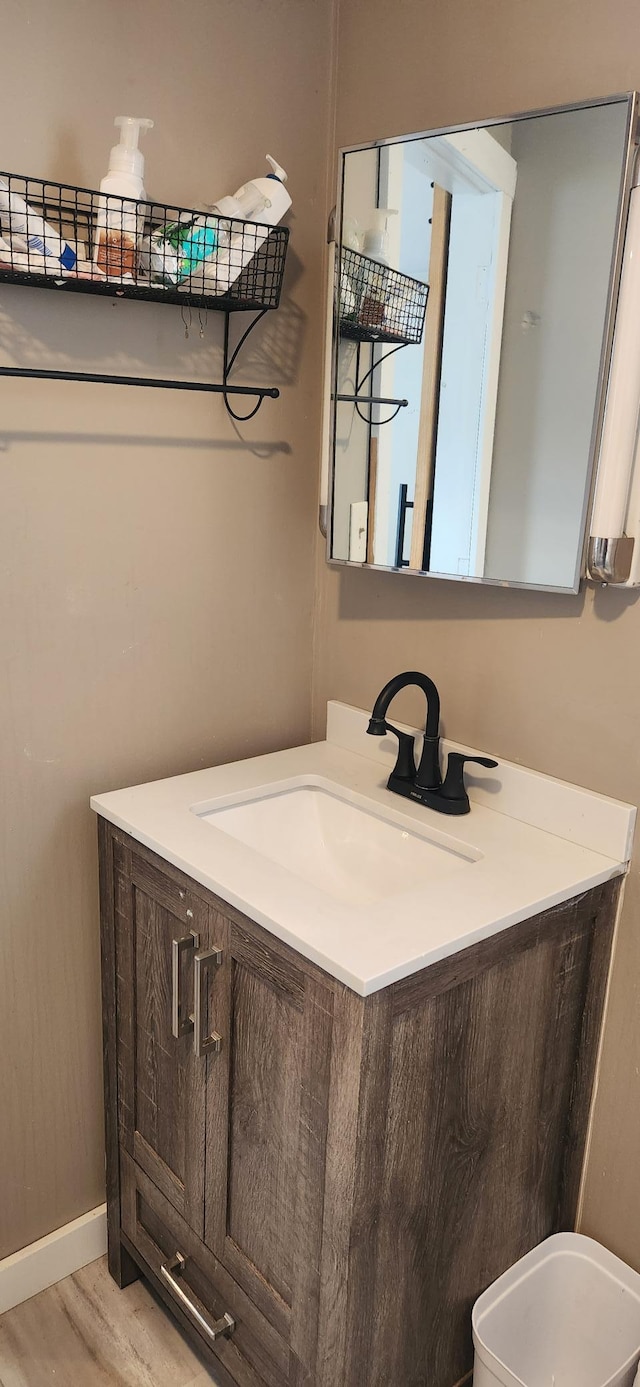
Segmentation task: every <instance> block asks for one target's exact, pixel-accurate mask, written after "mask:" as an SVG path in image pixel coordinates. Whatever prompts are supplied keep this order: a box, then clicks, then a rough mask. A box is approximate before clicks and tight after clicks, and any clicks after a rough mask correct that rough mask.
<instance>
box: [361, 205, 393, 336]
mask: <svg viewBox="0 0 640 1387" xmlns="http://www.w3.org/2000/svg"><path fill="white" fill-rule="evenodd" d="M397 215H398V213H397V210H396V208H394V207H376V208H374V210H373V212H372V214H371V221H370V223H369V225H368V227H367V229H366V231H365V233H364V239H363V246H362V253H363V255H365V256H366V257H367V259H368V260H372V261H375V262H376V263H375V264H372V265H368V266H367V267H366V271H365V275H364V287H363V295H362V301H361V304H360V324H361V326H362V327H365V328H372V329H375V328H378V327H382V323H383V320H384V311H385V304H386V300H387V287H388V281H389V276H388V274H387V273H386V269H385V268H383V267H386V266H387V265H388V264H389V217H397ZM378 265H379V266H380V267H381V268H380V269H378V268H377V267H378Z"/></svg>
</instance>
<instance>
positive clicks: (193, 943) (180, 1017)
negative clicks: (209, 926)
mask: <svg viewBox="0 0 640 1387" xmlns="http://www.w3.org/2000/svg"><path fill="white" fill-rule="evenodd" d="M199 943H200V936H199V935H198V934H196V932H195V930H191V933H190V934H184V935H183V936H182V938H181V939H172V940H171V1033H172V1035H174V1036H175V1038H176V1040H179V1039H180V1036H181V1035H186V1034H187V1032H188V1031H192V1030H193V1016H192V1015H191V1013H190V1012H188V1011H187V1010H186V1009H185V1007H184V1005H183V1002H182V955H183V954H184V953H186V951H187V949H197V947H198V945H199Z"/></svg>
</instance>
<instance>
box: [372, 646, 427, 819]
mask: <svg viewBox="0 0 640 1387" xmlns="http://www.w3.org/2000/svg"><path fill="white" fill-rule="evenodd" d="M412 684H415V685H416V686H417V688H419V689H422V692H423V693H424V695H425V698H426V700H427V717H426V723H425V730H424V745H423V748H422V756H421V757H420V765H419V767H418V770H417V772H415V773H414V775H413V776H412V777H411V783H412V784H414V785H416V786H418V788H420V789H435V788H436V786H438V785H440V784H441V783H442V777H441V775H440V755H439V743H440V737H439V728H440V695H439V693H438V690H437V688H436V686H435V684H434V682H433V679H430V678H429V675H428V674H421V673H420V671H419V670H415V669H413V670H407V671H406V672H405V673H404V674H396V675H394V677H393V679H390V680H389V682H388V684H385V686H384V688H383V689H381V690H380V693H379V694H378V697H377V699H376V701H375V703H374V705H373V709H372V712H371V718H370V720H369V726H368V728H367V732H368V733H369V735H370V736H372V737H383V736H384V734H385V733H386V732H394V733H395V735H396V736H397V737H398V738H399V741H400V751H401V752H402V751H403V749H404V752H405V756H404V766H403V770H404V773H399V771H398V766H396V770H395V771H394V772H393V773H392V774H391V776H390V777H389V789H394V788H396V787H395V786H394V785H392V784H391V782H392V781H393V780H394V779H397V780H400V781H402V783H403V787H406V784H407V780H408V777H407V774H406V765H407V761H406V748H403V740H406V736H407V734H406V733H400V732H399V731H398V730H397V729H396V728H395V727H393V726H392V725H391V723H388V722H387V721H386V716H387V710H388V708H389V705H390V703H391V701H392V699H394V698H395V696H396V694H397V693H400V690H401V689H406V688H408V687H409V686H410V685H412ZM398 759H399V760H400V756H399V758H398ZM400 793H404V794H406V793H407V790H406V788H403V789H402V790H401V791H400Z"/></svg>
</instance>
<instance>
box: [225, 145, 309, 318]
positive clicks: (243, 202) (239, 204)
mask: <svg viewBox="0 0 640 1387" xmlns="http://www.w3.org/2000/svg"><path fill="white" fill-rule="evenodd" d="M267 163H268V164H270V165H271V173H269V174H267V175H266V176H265V177H264V178H253V179H252V180H251V181H250V182H249V183H243V185H242V187H241V188H238V190H237V192H236V193H234V194H233V197H222V198H220V200H219V202H216V203H214V205H213V207H211V208H210V209H208V210H210V211H211V212H212V213H215V215H216V216H218V217H221V218H226V217H235V218H241V219H242V220H243V221H248V222H258V223H260V226H261V227H262V226H265V227H266V226H275V225H276V223H277V222H279V221H281V220H282V218H283V217H284V215H285V213H286V212H288V210H289V208H290V206H291V197H290V195H289V193H288V192H287V189H286V188H285V186H284V185H285V183H286V181H287V175H286V173H285V170H284V169H283V168H281V166H280V164H278V163H276V160H275V159H272V157H271V155H270V154H267ZM220 230H221V233H222V234H221V237H220V241H219V244H220V245H221V247H222V243H223V240H224V235H225V232H226V228H225V227H224V224H223V225H222V226H221V228H220ZM229 233H230V234H229ZM229 233H227V234H228V242H227V245H226V246H225V247H224V248H221V249H220V250H219V252H218V254H217V255H214V256H212V257H211V259H210V260H208V261H207V264H206V270H205V276H206V278H207V279H208V280H213V279H215V286H214V285H213V284H212V285H211V288H212V291H213V293H217V294H224V293H225V292H226V290H227V289H229V288H230V287H231V285H232V284H233V283H234V281H235V280H236V279H238V278H239V276H240V275H241V274H242V271H243V270H244V268H245V266H246V265H248V264H249V261H250V260H252V259H253V257H254V255H255V253H256V251H257V250H258V249H259V248H260V246H261V245H262V244H263V243H264V241H266V239H267V236H268V235H269V232H268V231H266V230H265V231H262V230H259V231H258V230H256V231H252V230H250V229H249V228H246V229H245V230H237V229H236V228H234V227H231V228H229Z"/></svg>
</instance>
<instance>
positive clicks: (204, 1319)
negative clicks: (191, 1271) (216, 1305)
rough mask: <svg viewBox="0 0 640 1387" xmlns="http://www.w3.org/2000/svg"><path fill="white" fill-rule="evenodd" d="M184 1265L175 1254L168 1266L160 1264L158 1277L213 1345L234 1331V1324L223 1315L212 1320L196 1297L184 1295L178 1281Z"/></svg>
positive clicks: (182, 1258)
mask: <svg viewBox="0 0 640 1387" xmlns="http://www.w3.org/2000/svg"><path fill="white" fill-rule="evenodd" d="M186 1265H187V1263H186V1259H185V1258H184V1257H183V1256H182V1253H181V1252H176V1255H175V1257H173V1258H172V1260H171V1261H170V1262H169V1265H168V1266H166V1265H165V1263H164V1262H161V1263H160V1275H161V1277H162V1279H163V1281H166V1283H167V1286H168V1287H169V1289H170V1290H171V1291H172V1292H173V1294H174V1296H175V1298H176V1300H177V1301H178V1303H179V1304H180V1305H181V1306H182V1308H183V1310H186V1312H187V1314H188V1315H189V1316H190V1317H191V1319H192V1320H193V1321H194V1323H195V1324H196V1325H197V1326H198V1329H201V1330H202V1332H203V1334H206V1336H207V1338H208V1339H210V1340H211V1342H212V1343H214V1344H215V1341H216V1339H220V1338H222V1336H223V1334H230V1333H231V1331H232V1329H235V1327H236V1322H235V1320H234V1319H233V1318H232V1317H231V1315H223V1316H222V1318H221V1319H219V1320H213V1319H212V1318H211V1315H210V1314H209V1313H208V1311H207V1310H206V1309H205V1307H204V1305H203V1304H202V1301H200V1300H198V1297H197V1296H194V1295H193V1293H192V1294H191V1295H190V1296H188V1295H187V1294H186V1291H184V1290H183V1288H182V1286H181V1285H180V1283H179V1281H178V1277H179V1276H182V1275H183V1272H184V1270H185V1267H186Z"/></svg>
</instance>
